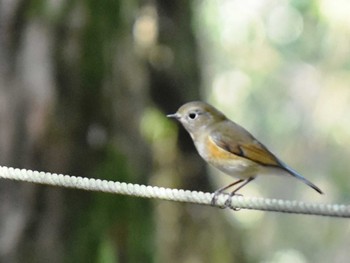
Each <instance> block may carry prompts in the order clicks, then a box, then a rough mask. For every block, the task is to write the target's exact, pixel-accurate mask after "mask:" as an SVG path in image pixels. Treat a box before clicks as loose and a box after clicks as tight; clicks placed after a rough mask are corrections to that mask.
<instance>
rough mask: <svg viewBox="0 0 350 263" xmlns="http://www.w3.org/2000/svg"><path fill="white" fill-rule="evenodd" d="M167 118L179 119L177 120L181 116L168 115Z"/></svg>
mask: <svg viewBox="0 0 350 263" xmlns="http://www.w3.org/2000/svg"><path fill="white" fill-rule="evenodd" d="M167 117H168V118H172V119H177V120H178V119H180V115H179V114H178V113H174V114H168V115H167Z"/></svg>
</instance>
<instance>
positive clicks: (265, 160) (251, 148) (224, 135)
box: [210, 123, 283, 168]
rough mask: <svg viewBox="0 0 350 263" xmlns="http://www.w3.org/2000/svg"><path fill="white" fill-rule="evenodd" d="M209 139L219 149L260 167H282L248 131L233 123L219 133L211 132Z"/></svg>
mask: <svg viewBox="0 0 350 263" xmlns="http://www.w3.org/2000/svg"><path fill="white" fill-rule="evenodd" d="M210 138H211V140H213V142H215V144H216V145H217V146H219V147H220V148H221V149H223V150H225V151H228V152H230V153H232V154H235V155H238V156H240V157H243V158H246V159H248V160H251V161H254V162H256V163H259V164H261V165H266V166H276V167H280V168H282V167H283V165H282V164H281V162H280V161H279V160H278V159H277V157H276V156H275V155H274V154H273V153H271V152H270V151H269V150H268V149H267V148H266V147H265V146H264V145H263V144H261V143H260V142H258V141H257V140H256V139H255V138H254V137H253V136H252V135H251V134H250V133H249V132H248V131H246V130H245V129H243V128H242V127H241V126H239V125H237V124H235V123H232V125H226V126H225V128H224V129H220V131H212V132H211V133H210Z"/></svg>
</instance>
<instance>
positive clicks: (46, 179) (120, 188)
mask: <svg viewBox="0 0 350 263" xmlns="http://www.w3.org/2000/svg"><path fill="white" fill-rule="evenodd" d="M0 178H4V179H11V180H17V181H24V182H31V183H38V184H46V185H53V186H61V187H68V188H75V189H83V190H89V191H98V192H107V193H114V194H123V195H131V196H139V197H145V198H157V199H163V200H169V201H178V202H188V203H195V204H202V205H211V200H212V198H213V193H203V192H197V191H188V190H182V189H180V190H179V189H169V188H163V187H156V186H146V185H138V184H129V183H121V182H113V181H106V180H100V179H93V178H84V177H76V176H68V175H62V174H55V173H45V172H38V171H31V170H25V169H17V168H11V167H5V166H0ZM225 203H226V205H225ZM215 206H216V207H230V208H232V209H234V210H237V209H252V210H262V211H275V212H283V213H295V214H309V215H320V216H331V217H344V218H350V206H349V205H339V204H316V203H305V202H301V201H289V200H279V199H265V198H254V197H253V198H248V197H243V196H233V197H232V198H231V199H230V198H229V199H228V197H227V195H225V194H220V195H219V196H218V199H217V202H216V205H215Z"/></svg>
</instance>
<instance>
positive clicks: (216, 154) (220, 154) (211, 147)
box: [207, 137, 240, 160]
mask: <svg viewBox="0 0 350 263" xmlns="http://www.w3.org/2000/svg"><path fill="white" fill-rule="evenodd" d="M207 147H208V148H207V149H208V152H209V154H208V157H209V158H211V159H221V160H229V159H231V160H232V159H239V158H240V157H239V156H237V155H235V154H233V153H231V152H229V151H226V150H224V149H222V148H221V147H219V146H217V145H216V143H215V142H214V141H213V140H212V139H211V138H210V137H208V140H207Z"/></svg>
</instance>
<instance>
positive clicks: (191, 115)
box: [188, 112, 197, 120]
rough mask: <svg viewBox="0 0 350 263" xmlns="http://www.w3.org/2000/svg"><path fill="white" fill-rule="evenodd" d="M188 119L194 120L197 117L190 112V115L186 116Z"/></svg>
mask: <svg viewBox="0 0 350 263" xmlns="http://www.w3.org/2000/svg"><path fill="white" fill-rule="evenodd" d="M188 117H190V119H191V120H194V119H195V118H196V117H197V114H196V113H194V112H192V113H190V114H188Z"/></svg>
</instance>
